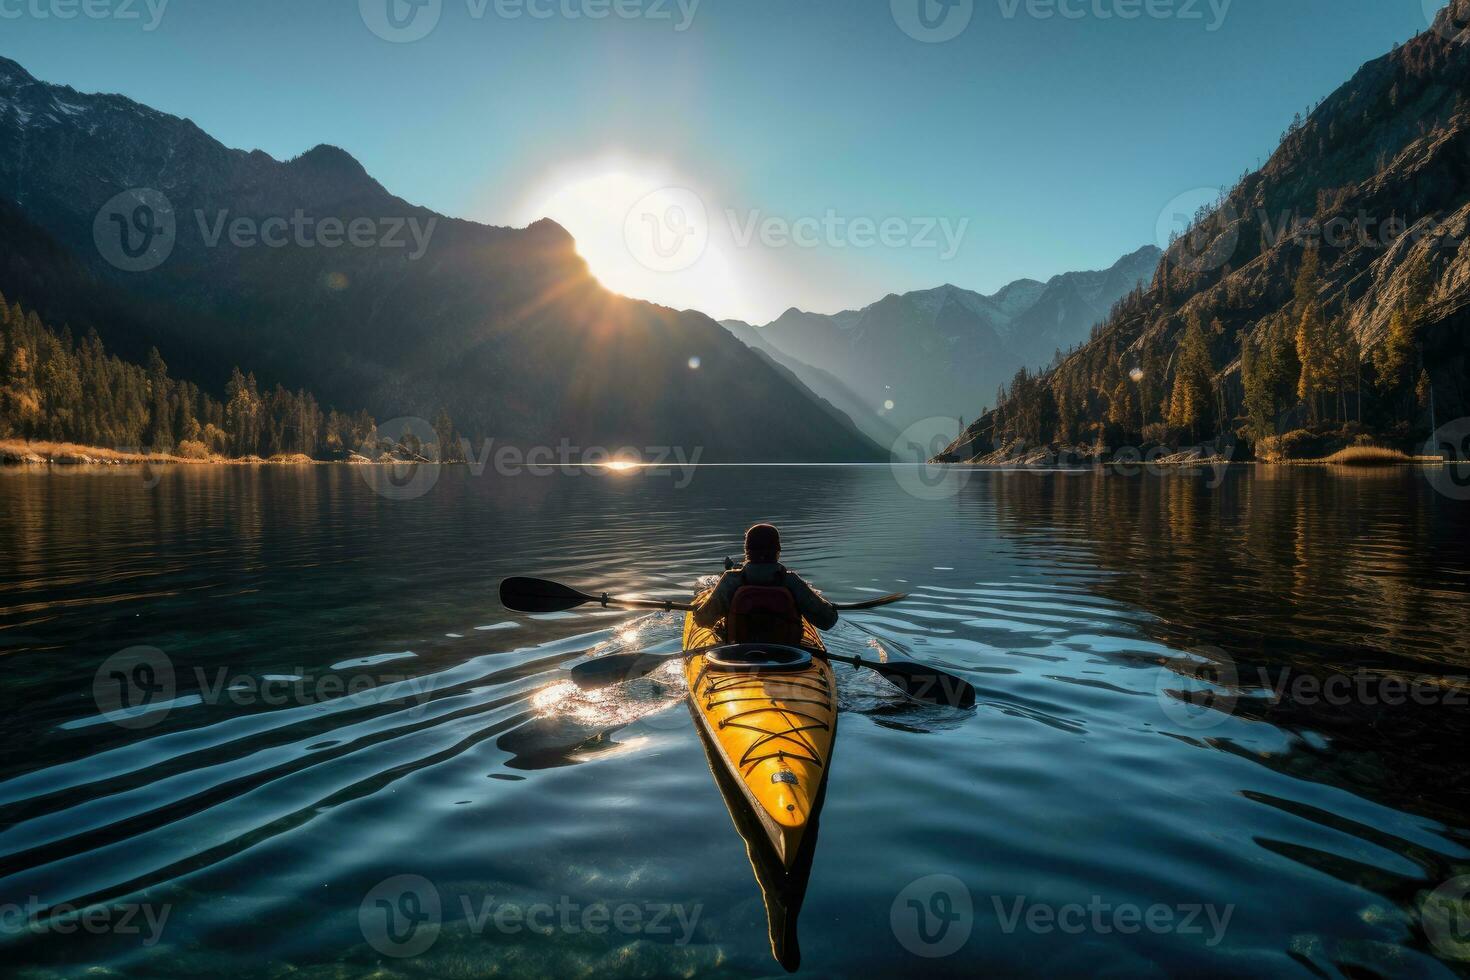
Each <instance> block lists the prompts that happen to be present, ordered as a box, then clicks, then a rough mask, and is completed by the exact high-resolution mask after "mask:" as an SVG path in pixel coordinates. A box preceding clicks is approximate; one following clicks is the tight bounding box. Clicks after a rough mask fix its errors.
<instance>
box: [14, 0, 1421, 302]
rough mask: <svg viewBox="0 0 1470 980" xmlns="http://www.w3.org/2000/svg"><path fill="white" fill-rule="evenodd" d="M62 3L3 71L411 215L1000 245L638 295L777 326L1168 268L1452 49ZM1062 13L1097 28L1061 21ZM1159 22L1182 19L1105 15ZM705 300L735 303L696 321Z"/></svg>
mask: <svg viewBox="0 0 1470 980" xmlns="http://www.w3.org/2000/svg"><path fill="white" fill-rule="evenodd" d="M56 2H57V0H0V12H6V16H3V17H0V54H4V55H6V56H8V57H11V58H14V59H16V60H17V61H19V62H20V63H21V64H23V65H24V66H25V67H27V68H28V69H29V70H30V71H31V72H32V73H34V74H36V75H37V76H39V77H41V78H43V79H46V80H48V81H55V82H64V83H67V84H70V85H73V86H75V87H76V88H79V89H82V90H84V91H113V92H121V93H123V94H125V95H128V96H130V97H132V98H135V99H138V100H140V101H142V102H145V103H148V104H150V105H152V106H155V107H157V108H159V109H162V110H165V111H168V112H172V113H176V114H178V115H182V116H187V117H189V118H191V119H193V120H194V121H195V122H196V123H198V124H199V125H200V126H201V127H203V128H204V129H205V130H206V131H208V132H209V133H211V134H213V135H214V136H216V137H217V138H219V139H220V140H222V141H223V142H224V143H226V144H227V145H230V146H235V147H242V148H259V149H263V150H265V151H266V152H268V153H270V154H272V155H274V156H277V157H290V156H293V155H296V154H298V153H300V152H302V151H304V150H306V149H308V148H309V147H311V146H313V145H315V144H317V143H334V144H337V145H340V146H342V147H344V148H346V149H347V150H348V151H350V152H351V153H352V154H354V155H355V156H356V157H357V158H358V159H360V160H361V161H362V162H363V164H364V165H365V166H366V167H367V169H368V170H369V172H371V173H372V174H373V175H374V176H375V177H377V178H378V179H379V180H381V181H382V182H383V183H384V184H385V185H386V186H387V187H388V188H389V189H390V190H391V191H393V192H394V193H397V194H399V195H401V196H403V197H405V198H407V199H409V200H411V201H413V202H415V203H418V204H423V205H426V206H428V207H431V208H434V209H435V210H438V211H441V212H445V213H448V214H452V215H456V216H461V217H469V218H474V219H477V220H481V221H486V222H490V223H495V224H523V223H525V221H527V220H528V219H529V218H531V217H533V216H534V213H535V211H536V209H537V207H538V205H540V204H542V202H544V201H546V200H547V199H548V198H551V197H554V196H555V195H556V193H557V192H558V190H559V189H560V188H561V186H562V185H565V184H566V183H567V182H569V181H571V182H576V181H578V180H581V179H583V178H586V177H591V176H596V174H598V173H601V172H602V171H605V170H607V169H609V168H612V169H617V170H621V171H626V172H627V173H629V174H631V175H632V180H631V184H630V186H636V185H638V184H639V183H640V182H641V181H644V180H645V178H646V179H647V180H649V181H654V182H657V181H665V182H668V181H672V182H674V183H678V184H679V185H681V186H690V187H694V188H696V189H697V190H698V193H699V195H700V196H701V198H702V199H703V200H704V201H705V202H706V203H707V204H708V206H709V210H710V212H711V213H712V215H713V216H712V218H711V220H712V221H713V222H715V223H718V222H720V221H724V220H725V219H724V218H723V217H720V216H721V215H723V214H724V212H725V210H726V209H728V208H733V209H735V210H736V211H737V212H738V213H739V214H740V215H741V216H742V218H741V220H742V221H743V220H745V218H746V217H748V216H749V213H750V212H751V211H756V212H758V213H759V214H760V215H761V216H763V217H770V216H774V217H777V218H782V219H786V220H795V219H797V218H801V217H806V216H818V217H820V216H822V215H824V214H825V213H826V212H827V211H828V210H829V209H830V210H832V211H833V212H835V213H836V214H838V215H839V216H842V217H844V218H858V217H870V218H873V219H875V220H877V219H882V218H885V217H895V216H896V217H902V218H906V219H922V218H941V219H946V218H947V219H949V220H950V221H951V222H956V223H957V222H959V221H960V220H962V219H968V220H969V222H970V224H969V226H968V228H967V230H966V233H965V235H964V237H963V239H962V240H961V243H960V246H959V249H958V252H957V253H956V254H955V255H954V256H953V257H952V258H948V259H945V258H943V257H941V255H940V252H941V251H943V250H942V249H931V248H916V247H910V246H907V245H899V246H892V247H885V246H882V245H879V246H875V247H870V248H853V247H848V248H835V247H832V246H830V245H827V244H821V245H819V246H817V247H812V248H793V247H789V246H786V247H767V246H765V245H762V246H757V247H754V248H752V249H751V250H750V251H751V253H752V254H751V255H748V256H746V255H741V256H737V260H736V261H737V264H740V265H741V268H740V269H739V270H736V273H738V274H736V273H732V274H731V277H727V282H726V285H729V283H730V282H738V286H737V287H732V288H735V289H736V292H730V291H729V290H727V291H726V292H725V293H719V289H718V288H717V285H716V284H715V282H714V280H715V279H717V278H718V277H719V275H720V273H719V270H715V271H713V272H712V271H711V270H709V269H705V270H704V271H703V272H695V271H690V272H688V273H687V274H683V275H681V274H680V273H679V272H673V273H660V275H661V276H662V277H663V278H662V279H653V280H643V281H639V282H637V283H636V284H634V285H632V286H628V285H627V284H626V283H620V282H614V283H612V284H613V285H615V286H619V287H625V291H638V292H643V293H649V294H653V295H649V297H648V298H652V299H656V300H664V301H668V302H672V303H675V304H676V305H701V306H702V308H704V307H709V308H708V309H707V312H710V313H712V314H715V315H721V316H722V315H741V316H749V317H752V318H757V317H760V318H764V317H765V316H766V315H767V314H769V315H774V313H776V312H779V311H780V310H782V309H784V308H786V307H787V306H791V305H798V306H802V307H804V308H808V309H819V310H824V311H830V310H835V309H837V308H840V307H844V306H856V305H862V304H864V303H867V302H871V301H873V300H875V299H877V298H879V297H881V296H882V295H883V294H884V293H886V292H890V291H903V290H907V289H914V288H923V287H928V286H933V285H938V284H940V283H942V282H954V283H956V284H958V285H962V286H966V287H970V288H976V289H981V290H985V291H989V290H993V289H995V288H997V287H999V286H1001V285H1003V284H1004V283H1006V282H1008V281H1010V280H1012V279H1015V278H1018V277H1021V276H1030V277H1034V278H1046V277H1048V276H1050V275H1052V274H1055V273H1057V272H1062V271H1067V270H1071V269H1079V268H1097V267H1101V266H1105V265H1107V264H1110V263H1111V262H1112V261H1113V260H1114V259H1116V258H1117V257H1118V256H1119V255H1121V254H1123V253H1124V252H1126V251H1131V250H1132V249H1134V248H1136V247H1138V246H1139V245H1141V244H1143V243H1145V242H1149V241H1152V240H1154V238H1155V237H1156V236H1155V227H1156V223H1157V219H1158V216H1159V213H1160V211H1161V209H1163V208H1164V206H1165V204H1166V203H1168V202H1169V201H1170V199H1171V198H1173V197H1174V196H1175V195H1177V194H1179V193H1181V192H1184V191H1188V190H1190V189H1193V188H1198V187H1202V186H1218V185H1228V184H1230V183H1233V181H1234V180H1235V178H1236V177H1238V176H1239V175H1240V174H1241V173H1242V172H1243V171H1245V170H1246V169H1248V168H1253V167H1255V166H1256V164H1257V162H1258V161H1259V160H1260V159H1262V158H1264V156H1265V155H1267V154H1268V153H1269V152H1270V151H1271V150H1272V148H1273V147H1274V146H1275V145H1276V142H1277V140H1278V139H1279V137H1280V134H1281V132H1282V130H1283V129H1284V128H1285V127H1286V125H1287V124H1288V122H1289V121H1290V120H1291V117H1292V115H1293V113H1295V112H1297V111H1299V110H1302V109H1304V108H1305V107H1306V106H1307V105H1308V104H1309V103H1312V102H1315V101H1316V100H1318V99H1320V98H1321V97H1324V96H1326V95H1327V94H1328V93H1330V92H1331V91H1332V90H1333V89H1334V88H1336V87H1337V86H1338V85H1339V84H1341V83H1342V82H1344V81H1345V80H1346V79H1347V78H1348V77H1349V76H1350V75H1351V74H1352V73H1353V72H1354V71H1355V70H1356V69H1357V68H1358V67H1359V66H1360V65H1361V64H1362V63H1363V62H1365V61H1367V60H1369V59H1371V58H1374V57H1376V56H1378V55H1380V54H1382V53H1384V52H1386V51H1387V50H1388V49H1389V48H1390V47H1391V46H1392V44H1393V43H1394V42H1395V41H1403V40H1406V39H1407V38H1409V37H1410V36H1412V35H1413V34H1414V33H1416V32H1418V31H1420V30H1423V29H1424V28H1425V27H1426V25H1427V20H1426V14H1425V6H1426V3H1425V0H1233V2H1231V3H1229V4H1228V9H1227V10H1226V12H1225V15H1224V17H1223V20H1218V22H1217V13H1216V11H1217V10H1218V9H1219V7H1220V5H1221V4H1222V3H1224V2H1225V0H1213V4H1214V6H1213V7H1212V0H959V2H960V3H961V4H962V6H960V7H958V8H956V10H955V11H953V12H951V13H952V16H960V15H962V14H963V13H964V12H965V9H966V8H965V7H964V6H963V4H965V3H969V4H972V5H973V13H972V15H971V20H970V22H969V25H968V27H967V28H966V29H965V30H964V31H963V32H962V33H960V34H959V35H958V36H957V37H955V38H954V39H953V40H950V41H947V42H945V43H939V44H933V43H921V42H920V41H917V40H915V39H913V38H912V37H910V36H909V35H907V34H906V33H904V32H903V31H902V30H901V29H900V28H899V26H898V24H897V20H898V18H896V16H895V14H894V12H893V10H892V9H891V7H890V2H889V0H703V2H701V3H699V4H698V6H697V8H696V9H695V10H694V14H693V19H692V22H691V24H690V26H689V27H688V29H687V30H684V31H678V30H676V29H675V28H676V26H677V25H678V24H679V22H680V21H681V20H683V18H684V16H685V15H684V13H682V12H681V10H680V8H679V6H678V0H667V2H666V3H665V0H525V2H528V3H539V4H542V5H544V7H543V9H549V10H552V11H558V10H560V9H562V8H569V9H572V10H587V9H589V7H590V8H591V9H596V7H597V5H598V3H599V2H601V3H603V4H612V3H614V2H616V3H626V4H629V5H630V7H629V8H628V9H635V8H640V7H641V9H643V10H649V9H650V5H654V4H657V5H659V7H661V8H662V10H664V11H666V12H667V14H668V19H659V18H653V17H642V18H638V19H622V18H619V17H618V16H611V17H609V18H607V19H604V20H592V19H588V18H586V17H583V18H578V19H570V18H567V17H564V16H561V15H560V14H559V13H558V14H557V15H556V16H553V17H550V18H547V19H536V18H532V17H530V16H529V15H522V16H521V17H519V18H516V19H509V18H505V17H501V16H498V15H497V14H496V0H489V3H490V5H489V7H488V8H484V7H482V6H481V2H480V0H438V2H442V4H443V7H442V11H441V12H440V14H439V21H438V23H437V26H436V27H435V29H434V30H433V31H432V32H431V33H430V34H429V35H428V36H427V37H425V38H423V39H422V40H418V41H415V42H412V43H389V42H387V41H384V40H382V39H381V38H379V37H378V36H376V35H375V34H374V33H372V32H371V31H370V30H369V29H368V27H367V26H366V25H365V22H364V15H363V13H362V11H361V10H360V6H359V2H358V0H249V2H241V0H169V2H168V3H167V6H166V7H165V8H164V10H163V16H162V18H161V20H160V21H159V23H158V26H157V28H156V29H155V30H152V31H146V30H144V29H143V26H144V24H146V23H147V21H148V20H149V18H150V17H151V15H150V14H149V13H148V10H147V6H146V4H147V3H148V0H128V2H129V3H130V4H133V9H135V10H137V11H139V12H140V13H141V15H142V19H141V20H119V19H102V20H97V19H91V18H87V17H85V16H78V17H76V18H74V19H71V20H60V19H57V18H56V17H54V16H48V17H37V16H36V15H35V13H34V10H35V9H36V8H40V9H41V10H45V11H49V10H52V9H53V8H52V6H51V5H52V4H54V3H56ZM93 2H101V3H108V2H111V3H122V2H124V0H93ZM152 2H153V3H154V5H155V7H156V5H157V4H158V3H159V2H161V0H152ZM362 2H363V4H365V5H367V6H368V7H369V8H371V6H372V4H373V3H375V2H376V3H377V4H378V5H379V7H381V6H382V5H383V4H384V3H386V2H387V0H362ZM394 2H397V3H402V2H403V0H394ZM500 2H502V3H503V2H506V0H500ZM517 2H519V0H517ZM683 2H684V3H685V4H686V6H687V5H688V4H689V3H690V2H692V0H683ZM918 2H920V0H893V6H895V7H899V8H903V5H904V4H908V8H903V9H909V10H912V9H913V7H914V5H915V4H916V3H918ZM923 2H925V3H929V4H937V3H938V0H923ZM951 2H954V0H951ZM1058 3H1060V4H1062V5H1063V6H1065V7H1066V8H1068V9H1070V10H1072V11H1075V12H1080V13H1081V16H1080V17H1075V18H1068V17H1063V16H1061V15H1060V14H1059V13H1056V14H1055V15H1054V16H1051V17H1038V16H1033V13H1037V12H1045V11H1047V10H1052V11H1056V10H1057V9H1058V8H1057V4H1058ZM1130 3H1131V4H1132V5H1133V6H1134V7H1135V8H1143V9H1147V5H1148V4H1149V3H1154V4H1157V5H1158V9H1160V10H1161V11H1163V12H1165V13H1171V14H1173V15H1171V16H1167V17H1148V16H1143V17H1140V18H1138V19H1133V20H1123V19H1120V18H1119V17H1117V16H1113V17H1107V18H1104V17H1100V16H1099V15H1098V12H1099V11H1101V12H1103V13H1114V14H1115V13H1117V12H1118V11H1120V10H1126V9H1128V8H1129V6H1130ZM1185 8H1192V9H1193V10H1194V11H1195V12H1197V14H1198V19H1190V18H1186V17H1182V16H1178V14H1180V13H1181V12H1183V11H1184V10H1185ZM401 9H402V10H404V11H408V10H411V8H408V7H406V6H405V7H403V8H401ZM476 9H480V10H482V11H483V15H482V16H480V17H478V18H477V17H475V16H474V15H473V13H472V11H474V10H476ZM929 9H930V11H931V13H934V12H936V11H939V10H940V9H941V8H939V7H938V6H932V7H930V8H929ZM16 12H20V14H21V15H20V16H19V17H15V16H10V15H11V14H14V13H16ZM420 23H422V22H420ZM942 23H944V24H947V25H951V26H952V25H954V24H956V23H959V22H958V21H955V20H950V21H947V22H942ZM1212 27H1215V28H1216V29H1213V30H1212V29H1211V28H1212ZM940 29H944V27H941V28H940ZM610 161H613V162H610ZM590 186H591V187H592V188H593V190H594V191H596V188H598V187H600V186H602V185H599V184H596V183H594V184H592V185H590ZM571 199H572V200H576V199H577V196H576V195H572V198H571ZM561 206H562V207H563V208H565V207H566V206H567V205H566V202H565V200H563V202H562V205H561ZM618 213H621V212H618ZM564 223H565V222H564ZM909 227H910V228H915V226H913V225H911V226H909ZM915 233H917V230H916V231H915ZM778 245H779V243H778ZM589 258H593V259H594V261H593V265H594V271H598V264H599V263H598V261H596V259H595V257H594V256H589ZM724 258H725V259H728V258H729V256H728V255H726V256H724ZM726 271H727V272H728V271H729V270H726ZM614 278H616V277H614ZM630 282H631V280H630ZM660 283H662V284H663V285H660ZM691 284H692V286H693V288H694V292H695V293H698V292H699V290H700V289H701V288H707V289H708V290H709V292H710V298H709V301H708V303H706V304H699V303H694V302H688V301H687V296H688V294H689V291H690V287H691ZM665 287H667V288H665ZM660 294H661V295H660Z"/></svg>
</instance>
